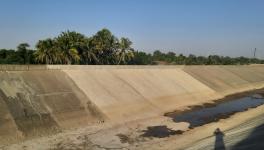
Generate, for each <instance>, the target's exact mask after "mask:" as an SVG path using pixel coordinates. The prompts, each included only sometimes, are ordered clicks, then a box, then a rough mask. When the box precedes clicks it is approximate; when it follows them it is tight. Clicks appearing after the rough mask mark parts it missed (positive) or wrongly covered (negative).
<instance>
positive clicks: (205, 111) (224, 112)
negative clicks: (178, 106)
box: [165, 96, 264, 128]
mask: <svg viewBox="0 0 264 150" xmlns="http://www.w3.org/2000/svg"><path fill="white" fill-rule="evenodd" d="M263 104H264V99H263V97H261V98H260V97H256V96H250V97H243V98H239V99H234V100H230V101H226V102H221V103H219V104H216V105H205V106H204V107H198V109H195V110H193V111H192V110H189V111H186V112H182V113H179V112H175V113H173V112H172V113H167V114H165V116H167V117H171V118H173V121H174V122H188V123H190V128H194V127H197V126H202V125H204V124H207V123H210V122H215V121H218V120H219V119H224V118H228V117H229V116H231V115H233V114H234V113H237V112H242V111H246V110H247V109H250V108H255V107H258V106H260V105H263Z"/></svg>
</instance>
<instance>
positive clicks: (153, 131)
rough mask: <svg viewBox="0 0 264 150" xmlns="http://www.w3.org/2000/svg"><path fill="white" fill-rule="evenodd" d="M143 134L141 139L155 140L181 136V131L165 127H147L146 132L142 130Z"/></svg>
mask: <svg viewBox="0 0 264 150" xmlns="http://www.w3.org/2000/svg"><path fill="white" fill-rule="evenodd" d="M143 132H145V133H144V134H142V135H141V136H143V137H156V138H165V137H169V136H171V135H176V134H182V133H183V131H181V130H172V129H169V128H168V127H167V126H151V127H148V128H147V130H144V131H143Z"/></svg>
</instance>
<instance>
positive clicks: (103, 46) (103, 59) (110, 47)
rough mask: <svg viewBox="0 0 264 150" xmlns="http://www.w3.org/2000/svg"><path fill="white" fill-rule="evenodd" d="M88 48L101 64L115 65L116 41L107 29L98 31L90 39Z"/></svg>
mask: <svg viewBox="0 0 264 150" xmlns="http://www.w3.org/2000/svg"><path fill="white" fill-rule="evenodd" d="M90 46H91V49H92V51H93V52H94V53H95V55H96V56H97V58H98V59H99V60H100V63H101V64H114V63H115V61H116V55H115V54H116V51H117V49H118V39H117V38H116V37H115V36H114V35H113V34H112V33H111V32H110V31H109V30H108V29H102V30H101V31H98V32H97V33H96V34H95V35H94V36H93V37H92V38H91V41H90Z"/></svg>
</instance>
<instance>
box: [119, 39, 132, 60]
mask: <svg viewBox="0 0 264 150" xmlns="http://www.w3.org/2000/svg"><path fill="white" fill-rule="evenodd" d="M131 45H132V42H131V41H130V40H129V39H128V38H121V39H120V42H119V49H118V51H117V59H118V62H117V64H126V63H127V62H129V61H130V60H131V59H133V57H134V52H133V51H134V50H133V49H132V48H131Z"/></svg>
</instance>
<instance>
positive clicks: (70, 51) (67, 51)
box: [55, 31, 85, 64]
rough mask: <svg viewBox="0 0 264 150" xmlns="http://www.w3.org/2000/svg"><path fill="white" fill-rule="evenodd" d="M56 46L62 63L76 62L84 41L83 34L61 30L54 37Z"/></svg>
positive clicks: (78, 59)
mask: <svg viewBox="0 0 264 150" xmlns="http://www.w3.org/2000/svg"><path fill="white" fill-rule="evenodd" d="M55 41H56V43H57V48H58V50H59V51H60V53H61V60H62V63H64V64H72V63H78V62H79V61H80V55H82V49H81V47H82V46H83V44H84V42H85V36H84V35H82V34H80V33H77V32H70V31H66V32H62V33H61V34H60V35H59V36H58V37H57V38H56V39H55Z"/></svg>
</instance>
